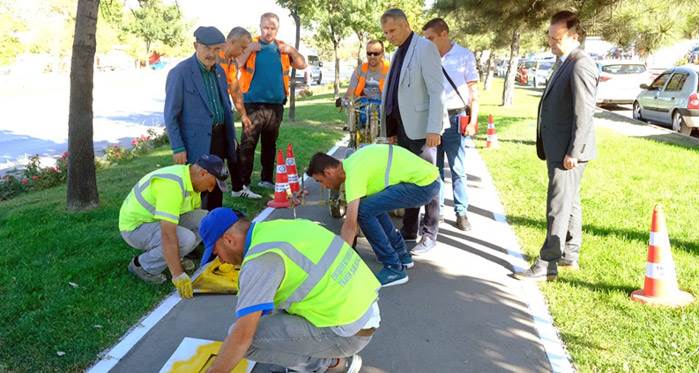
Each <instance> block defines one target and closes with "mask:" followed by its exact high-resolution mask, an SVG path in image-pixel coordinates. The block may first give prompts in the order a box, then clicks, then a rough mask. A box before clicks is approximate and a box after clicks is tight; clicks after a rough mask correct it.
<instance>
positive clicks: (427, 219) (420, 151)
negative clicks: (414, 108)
mask: <svg viewBox="0 0 699 373" xmlns="http://www.w3.org/2000/svg"><path fill="white" fill-rule="evenodd" d="M397 130H398V133H397V135H398V145H400V146H402V147H404V148H406V149H408V150H410V151H411V152H413V153H414V154H417V155H419V156H420V157H421V158H422V159H424V160H426V161H428V162H430V163H432V164H435V163H436V162H437V148H428V147H426V146H425V139H419V140H413V139H410V138H409V137H408V136H407V135H406V134H405V130H404V129H403V124H402V123H400V125H398V126H397ZM419 215H420V208H419V207H418V208H407V209H405V215H404V216H403V228H402V230H403V232H405V233H407V234H415V233H417V230H418V218H419ZM438 231H439V193H437V195H435V196H434V198H432V200H430V202H429V203H428V204H427V205H425V216H424V217H423V220H422V232H420V233H421V234H422V235H423V236H426V237H429V238H431V239H433V240H437V233H438Z"/></svg>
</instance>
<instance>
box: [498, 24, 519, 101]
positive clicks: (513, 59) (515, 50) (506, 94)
mask: <svg viewBox="0 0 699 373" xmlns="http://www.w3.org/2000/svg"><path fill="white" fill-rule="evenodd" d="M519 37H520V33H519V29H515V30H514V31H512V43H511V44H510V62H509V65H508V66H507V75H505V83H504V85H505V89H503V91H502V106H511V105H512V100H513V99H514V94H515V77H516V76H517V65H518V63H519Z"/></svg>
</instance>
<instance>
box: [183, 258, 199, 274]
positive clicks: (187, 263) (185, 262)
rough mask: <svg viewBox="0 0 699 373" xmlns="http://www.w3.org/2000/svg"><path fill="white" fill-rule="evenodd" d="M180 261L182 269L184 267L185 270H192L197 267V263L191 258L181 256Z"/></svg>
mask: <svg viewBox="0 0 699 373" xmlns="http://www.w3.org/2000/svg"><path fill="white" fill-rule="evenodd" d="M180 262H181V263H182V269H184V271H185V272H192V271H194V270H195V269H197V265H196V264H194V262H193V261H192V260H191V259H187V258H182V260H181V261H180Z"/></svg>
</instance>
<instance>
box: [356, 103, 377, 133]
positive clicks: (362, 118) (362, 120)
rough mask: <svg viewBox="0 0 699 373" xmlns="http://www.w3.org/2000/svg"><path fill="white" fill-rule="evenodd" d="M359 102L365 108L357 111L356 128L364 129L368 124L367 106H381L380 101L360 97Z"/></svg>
mask: <svg viewBox="0 0 699 373" xmlns="http://www.w3.org/2000/svg"><path fill="white" fill-rule="evenodd" d="M359 102H360V103H361V104H362V105H366V106H362V108H361V109H360V110H359V122H357V128H364V127H366V125H367V124H369V113H368V109H369V106H368V104H376V105H377V108H379V107H380V106H381V99H380V98H379V99H376V98H369V97H360V98H359Z"/></svg>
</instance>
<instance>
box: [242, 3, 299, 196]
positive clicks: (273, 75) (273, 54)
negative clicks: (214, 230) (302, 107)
mask: <svg viewBox="0 0 699 373" xmlns="http://www.w3.org/2000/svg"><path fill="white" fill-rule="evenodd" d="M278 30H279V17H278V16H277V15H276V14H274V13H265V14H263V15H262V17H261V18H260V37H258V38H255V40H254V42H253V43H251V44H250V45H249V46H248V48H247V49H246V51H245V53H243V55H242V56H241V57H240V58H239V59H238V66H240V78H239V80H238V81H239V83H240V89H241V91H242V92H243V101H244V102H245V111H246V112H247V113H248V117H249V118H250V121H251V122H252V123H251V124H249V125H245V124H244V125H243V131H242V134H241V139H240V147H239V153H238V163H237V166H238V172H236V174H235V175H232V183H233V192H232V193H231V194H232V195H233V197H240V196H244V192H245V190H247V189H248V188H249V186H250V181H251V180H250V177H251V175H252V168H253V163H254V161H255V148H256V147H257V141H258V140H259V139H260V137H261V138H262V149H261V159H260V163H261V164H262V172H261V175H260V179H261V181H260V183H259V184H258V185H259V186H261V187H265V188H270V189H274V182H273V177H274V166H275V165H274V160H275V155H276V152H277V137H278V136H279V125H280V124H281V122H282V115H283V114H284V104H285V103H286V99H287V96H288V95H289V75H290V71H291V68H292V67H293V68H296V69H300V70H303V69H305V68H306V59H305V58H304V57H303V56H302V55H301V54H300V53H299V52H298V51H297V50H296V49H295V48H294V47H292V46H290V45H287V44H285V43H284V42H282V41H281V40H277V39H276V37H277V31H278Z"/></svg>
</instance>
